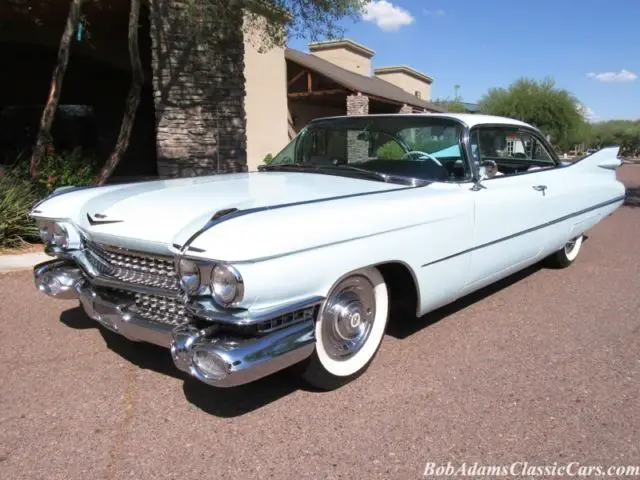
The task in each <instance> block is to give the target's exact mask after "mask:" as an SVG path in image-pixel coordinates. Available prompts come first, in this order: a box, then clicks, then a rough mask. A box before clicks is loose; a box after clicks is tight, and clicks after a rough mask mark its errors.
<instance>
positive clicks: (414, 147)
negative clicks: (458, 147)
mask: <svg viewBox="0 0 640 480" xmlns="http://www.w3.org/2000/svg"><path fill="white" fill-rule="evenodd" d="M452 145H455V141H453V140H451V139H445V140H423V141H419V142H416V143H414V144H410V145H408V147H409V149H410V150H411V151H418V152H426V153H435V152H439V151H440V150H444V149H445V148H449V147H451V146H452ZM405 153H406V152H405V151H404V149H403V148H402V147H401V146H400V144H398V142H396V141H388V142H387V143H385V144H384V145H382V146H381V147H379V148H378V150H377V152H376V156H377V157H378V158H380V159H383V160H400V159H401V158H402V157H403V156H404V154H405Z"/></svg>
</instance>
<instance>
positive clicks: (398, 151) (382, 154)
mask: <svg viewBox="0 0 640 480" xmlns="http://www.w3.org/2000/svg"><path fill="white" fill-rule="evenodd" d="M404 154H405V151H404V150H403V149H402V147H401V146H400V145H399V144H398V142H395V141H389V142H387V143H385V144H384V145H382V146H380V147H378V150H377V151H376V157H378V158H379V159H381V160H400V159H401V158H402V156H403V155H404Z"/></svg>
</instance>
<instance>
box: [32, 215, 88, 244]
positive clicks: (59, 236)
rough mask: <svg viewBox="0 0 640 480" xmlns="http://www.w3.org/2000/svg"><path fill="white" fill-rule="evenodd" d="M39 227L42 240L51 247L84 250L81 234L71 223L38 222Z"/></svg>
mask: <svg viewBox="0 0 640 480" xmlns="http://www.w3.org/2000/svg"><path fill="white" fill-rule="evenodd" d="M38 227H39V228H40V238H41V239H42V241H43V242H44V243H45V244H46V245H48V246H50V247H59V248H61V249H63V250H74V249H78V248H82V238H81V237H80V233H79V232H78V230H77V229H76V228H75V227H74V226H73V225H72V224H71V223H68V222H55V221H52V220H38Z"/></svg>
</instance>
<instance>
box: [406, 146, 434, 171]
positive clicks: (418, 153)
mask: <svg viewBox="0 0 640 480" xmlns="http://www.w3.org/2000/svg"><path fill="white" fill-rule="evenodd" d="M411 155H418V156H419V157H423V158H424V157H426V158H428V159H429V160H431V161H433V162H435V163H436V164H437V165H438V166H440V167H442V163H440V160H438V159H437V158H436V157H434V156H433V155H431V154H429V153H427V152H421V151H420V150H411V151H409V152H407V153H405V154H404V155H402V159H403V160H407V157H410V156H411Z"/></svg>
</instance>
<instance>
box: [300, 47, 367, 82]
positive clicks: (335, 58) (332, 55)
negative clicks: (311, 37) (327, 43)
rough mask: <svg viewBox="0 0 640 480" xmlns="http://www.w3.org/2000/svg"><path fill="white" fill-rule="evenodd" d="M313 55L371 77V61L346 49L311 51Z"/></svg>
mask: <svg viewBox="0 0 640 480" xmlns="http://www.w3.org/2000/svg"><path fill="white" fill-rule="evenodd" d="M311 54H312V55H315V56H316V57H320V58H322V59H324V60H326V61H328V62H331V63H333V64H334V65H338V66H339V67H342V68H344V69H345V70H349V71H351V72H355V73H359V74H360V75H365V76H367V77H368V76H370V75H371V59H370V58H366V57H364V56H362V55H360V54H359V53H355V52H353V51H351V50H347V49H346V48H336V49H323V50H311Z"/></svg>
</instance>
